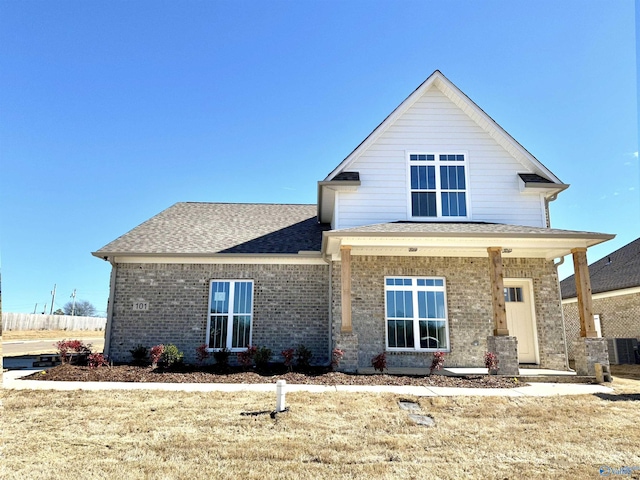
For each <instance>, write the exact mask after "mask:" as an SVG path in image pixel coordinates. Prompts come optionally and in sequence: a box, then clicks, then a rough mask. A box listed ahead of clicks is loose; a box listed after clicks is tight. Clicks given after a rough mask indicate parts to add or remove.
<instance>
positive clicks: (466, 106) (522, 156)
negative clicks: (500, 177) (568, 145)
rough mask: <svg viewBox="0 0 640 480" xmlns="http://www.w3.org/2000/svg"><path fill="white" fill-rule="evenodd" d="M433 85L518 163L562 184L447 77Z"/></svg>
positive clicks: (441, 78) (441, 77) (442, 77)
mask: <svg viewBox="0 0 640 480" xmlns="http://www.w3.org/2000/svg"><path fill="white" fill-rule="evenodd" d="M435 85H436V87H438V88H439V89H440V91H441V92H442V93H444V94H445V95H446V96H447V97H449V99H450V100H451V101H452V102H453V103H455V104H456V105H457V106H458V107H460V108H461V109H462V110H463V111H464V112H465V113H466V114H467V115H469V118H471V119H472V120H473V121H474V122H475V123H476V124H477V125H478V126H479V127H480V128H482V129H483V130H484V131H486V132H487V133H488V134H489V135H491V137H492V138H493V139H494V140H495V141H496V142H497V143H498V144H499V145H501V146H502V147H503V148H504V149H505V150H506V151H507V152H509V153H510V154H511V155H513V156H514V157H515V158H516V159H517V160H518V161H520V163H523V162H524V163H523V165H524V166H529V167H533V169H534V170H536V171H537V172H538V173H539V174H541V175H542V176H546V177H549V178H550V179H551V180H553V182H554V183H558V184H562V181H561V180H560V179H559V178H558V177H556V176H555V175H554V174H553V173H552V172H551V170H549V169H548V168H547V167H545V166H544V165H543V164H542V163H541V162H540V161H539V160H538V159H537V158H536V157H534V156H533V155H532V154H531V153H530V152H529V151H528V150H527V149H526V148H524V147H523V146H522V145H521V144H520V142H518V141H517V140H516V139H515V138H513V137H512V136H511V135H510V134H509V133H508V132H507V131H506V130H505V129H504V128H502V127H501V126H500V125H499V124H498V123H497V122H496V121H495V120H494V119H493V118H491V117H490V116H489V115H488V114H487V113H486V112H485V111H484V110H482V108H480V107H479V106H478V105H477V104H476V103H475V102H474V101H473V100H471V99H470V98H469V97H468V96H467V95H466V94H465V93H464V92H463V91H462V90H460V89H459V88H458V87H456V86H455V85H454V84H453V83H452V82H451V81H450V80H449V79H448V78H446V77H445V76H444V75H442V74H441V76H440V77H438V79H437V81H436V82H435ZM527 164H528V165H527Z"/></svg>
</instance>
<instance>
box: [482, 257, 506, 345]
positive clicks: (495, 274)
mask: <svg viewBox="0 0 640 480" xmlns="http://www.w3.org/2000/svg"><path fill="white" fill-rule="evenodd" d="M487 252H488V253H489V279H490V280H491V300H492V303H493V334H494V335H496V336H505V335H506V336H508V335H509V328H508V327H507V310H506V307H505V304H504V275H503V273H502V247H489V248H487Z"/></svg>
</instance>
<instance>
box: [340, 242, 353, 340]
mask: <svg viewBox="0 0 640 480" xmlns="http://www.w3.org/2000/svg"><path fill="white" fill-rule="evenodd" d="M340 256H341V261H340V273H341V283H342V296H341V302H342V325H341V327H340V331H341V332H343V333H350V332H352V331H353V326H352V325H351V246H350V245H341V246H340Z"/></svg>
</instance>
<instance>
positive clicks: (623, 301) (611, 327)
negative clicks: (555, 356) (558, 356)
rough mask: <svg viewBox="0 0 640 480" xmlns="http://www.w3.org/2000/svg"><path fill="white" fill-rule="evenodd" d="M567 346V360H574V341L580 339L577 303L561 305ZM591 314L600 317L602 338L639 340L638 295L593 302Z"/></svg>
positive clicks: (639, 299) (600, 299) (639, 297)
mask: <svg viewBox="0 0 640 480" xmlns="http://www.w3.org/2000/svg"><path fill="white" fill-rule="evenodd" d="M563 308H564V318H565V324H566V329H567V339H568V345H569V358H570V359H571V360H573V359H574V352H573V346H574V340H576V339H577V338H579V337H580V317H579V316H578V303H577V302H573V303H566V304H564V305H563ZM593 313H594V315H600V326H601V328H602V336H603V337H606V338H640V293H632V294H629V295H617V296H615V297H607V298H596V299H594V300H593Z"/></svg>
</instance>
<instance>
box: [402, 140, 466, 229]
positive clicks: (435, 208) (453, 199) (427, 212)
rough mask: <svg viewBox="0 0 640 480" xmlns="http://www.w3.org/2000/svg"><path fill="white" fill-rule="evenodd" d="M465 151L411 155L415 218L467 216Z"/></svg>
mask: <svg viewBox="0 0 640 480" xmlns="http://www.w3.org/2000/svg"><path fill="white" fill-rule="evenodd" d="M466 168H467V160H466V156H465V155H464V154H436V153H426V154H423V153H412V154H410V155H409V169H410V176H411V216H412V217H431V218H438V217H466V216H467V179H466V173H467V172H466Z"/></svg>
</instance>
